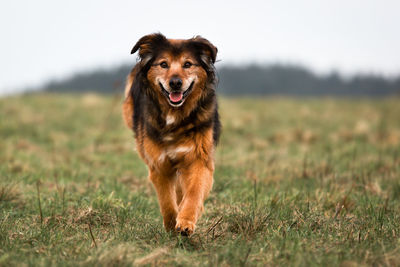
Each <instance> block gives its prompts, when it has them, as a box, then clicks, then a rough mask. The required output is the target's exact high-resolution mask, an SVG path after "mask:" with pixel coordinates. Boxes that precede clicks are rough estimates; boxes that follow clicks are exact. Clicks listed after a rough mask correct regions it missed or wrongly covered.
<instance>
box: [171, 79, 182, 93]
mask: <svg viewBox="0 0 400 267" xmlns="http://www.w3.org/2000/svg"><path fill="white" fill-rule="evenodd" d="M169 86H170V87H171V89H175V90H178V89H181V87H182V80H181V79H180V78H179V77H172V78H171V80H169Z"/></svg>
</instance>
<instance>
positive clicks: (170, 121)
mask: <svg viewBox="0 0 400 267" xmlns="http://www.w3.org/2000/svg"><path fill="white" fill-rule="evenodd" d="M174 121H175V117H174V116H172V115H168V116H167V119H166V123H167V125H170V124H172V123H174Z"/></svg>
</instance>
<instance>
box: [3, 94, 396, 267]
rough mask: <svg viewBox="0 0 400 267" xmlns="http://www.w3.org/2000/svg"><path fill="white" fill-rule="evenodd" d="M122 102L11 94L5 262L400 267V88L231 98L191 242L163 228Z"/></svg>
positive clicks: (225, 101) (6, 103)
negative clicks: (381, 95) (349, 94)
mask: <svg viewBox="0 0 400 267" xmlns="http://www.w3.org/2000/svg"><path fill="white" fill-rule="evenodd" d="M121 101H122V99H121V97H120V96H101V95H96V94H85V95H79V94H77V95H73V94H31V95H23V96H13V97H6V98H1V99H0V266H21V265H25V266H48V265H51V266H94V265H95V266H132V265H133V266H140V265H150V266H151V265H153V266H155V265H167V266H168V265H169V266H174V265H179V266H210V265H211V266H217V265H218V266H277V265H278V266H283V265H290V266H338V265H342V266H358V265H367V266H369V265H372V266H400V99H399V98H391V99H389V98H386V99H377V100H371V99H330V98H324V99H322V98H315V99H312V98H303V99H291V98H284V97H271V98H257V99H252V98H243V99H233V98H220V110H221V120H222V124H223V133H222V137H221V142H220V144H219V146H218V148H217V155H216V172H215V176H214V186H213V190H212V193H211V195H210V197H209V198H208V199H207V201H206V203H205V212H204V213H203V215H202V217H201V219H200V221H199V223H198V227H197V229H196V232H195V234H194V235H192V236H191V237H189V238H187V237H181V236H175V235H171V234H169V233H166V232H165V231H164V229H163V227H162V220H161V215H160V212H159V208H158V204H157V198H156V195H155V192H154V189H153V188H152V185H151V183H150V182H149V181H148V180H147V169H146V166H145V165H144V163H143V162H142V161H141V160H140V159H139V157H138V155H137V153H136V152H135V150H134V140H133V134H132V132H130V131H129V130H128V129H127V128H125V126H124V125H123V122H122V117H121V112H120V108H121Z"/></svg>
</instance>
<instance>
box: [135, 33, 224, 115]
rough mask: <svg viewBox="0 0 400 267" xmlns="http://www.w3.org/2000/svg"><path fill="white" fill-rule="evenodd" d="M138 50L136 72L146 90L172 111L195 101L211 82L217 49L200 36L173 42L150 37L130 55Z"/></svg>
mask: <svg viewBox="0 0 400 267" xmlns="http://www.w3.org/2000/svg"><path fill="white" fill-rule="evenodd" d="M138 50H139V58H140V62H139V64H140V71H141V72H143V74H144V75H143V77H145V79H147V83H148V85H149V87H150V88H149V90H152V91H153V92H152V94H155V95H157V96H158V97H160V98H161V99H163V101H164V102H167V103H168V104H169V105H170V106H172V107H175V108H176V107H180V106H182V105H183V103H184V102H185V100H187V99H193V101H197V100H198V99H200V98H201V96H202V95H204V94H205V93H206V92H205V91H206V90H210V88H209V85H210V84H212V83H213V82H214V80H215V73H214V63H215V60H216V56H217V48H216V47H215V46H214V45H212V44H211V43H210V42H209V41H208V40H206V39H204V38H202V37H200V36H196V37H194V38H192V39H187V40H175V39H167V38H165V36H164V35H162V34H159V33H158V34H150V35H146V36H144V37H142V38H141V39H140V40H139V41H138V42H137V43H136V45H135V46H134V47H133V49H132V51H131V53H132V54H133V53H135V52H136V51H138Z"/></svg>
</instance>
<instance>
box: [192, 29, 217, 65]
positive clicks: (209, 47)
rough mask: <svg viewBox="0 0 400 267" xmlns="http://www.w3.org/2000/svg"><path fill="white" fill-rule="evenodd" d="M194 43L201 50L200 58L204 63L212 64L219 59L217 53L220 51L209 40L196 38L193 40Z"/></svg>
mask: <svg viewBox="0 0 400 267" xmlns="http://www.w3.org/2000/svg"><path fill="white" fill-rule="evenodd" d="M192 42H193V43H194V44H195V45H196V46H197V47H198V48H200V51H201V55H200V58H201V60H202V61H204V63H206V64H210V63H213V64H214V63H215V60H216V59H217V52H218V49H217V48H216V47H215V46H214V45H213V44H212V43H210V41H208V40H207V39H205V38H203V37H201V36H196V37H194V38H193V39H192Z"/></svg>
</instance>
